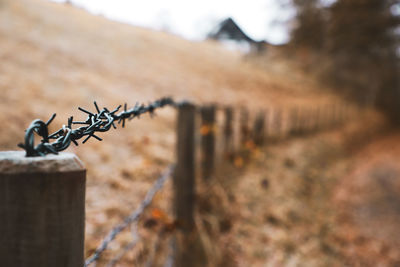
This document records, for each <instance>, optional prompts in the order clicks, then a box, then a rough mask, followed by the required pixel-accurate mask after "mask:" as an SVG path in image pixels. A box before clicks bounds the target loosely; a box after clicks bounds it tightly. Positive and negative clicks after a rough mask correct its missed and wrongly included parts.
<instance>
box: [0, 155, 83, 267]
mask: <svg viewBox="0 0 400 267" xmlns="http://www.w3.org/2000/svg"><path fill="white" fill-rule="evenodd" d="M3 153H4V152H3ZM7 153H10V152H7ZM17 154H18V153H17ZM19 155H20V157H23V158H20V159H19V160H16V161H13V160H12V159H8V158H7V157H0V158H1V159H0V161H1V162H2V163H3V164H0V165H2V166H8V167H7V168H3V169H0V218H1V219H0V231H1V235H0V266H7V267H25V266H26V267H32V266H40V267H54V266H60V267H76V266H83V264H84V228H85V227H84V226H85V181H86V171H85V169H84V168H80V167H77V168H75V170H74V169H73V168H67V169H68V170H61V171H60V169H62V168H54V166H55V165H57V164H55V165H54V164H47V163H44V162H45V161H46V160H47V159H46V158H48V157H43V158H35V160H30V159H29V158H25V157H24V156H23V155H21V154H20V153H19ZM16 157H17V158H18V156H16ZM50 157H53V158H54V160H55V161H57V156H53V155H52V156H50ZM59 157H60V158H63V155H61V156H59ZM24 158H25V159H26V160H25V159H24ZM41 159H42V160H41ZM69 159H70V160H71V161H74V162H72V163H71V166H74V164H75V163H76V162H75V161H76V158H75V157H70V158H69ZM54 160H53V163H54ZM63 160H64V161H65V158H64V159H63ZM67 162H68V160H67ZM13 163H14V166H12V164H13ZM64 163H65V164H68V163H66V162H64ZM29 166H31V168H29ZM38 166H41V167H38ZM18 169H20V170H21V171H18Z"/></svg>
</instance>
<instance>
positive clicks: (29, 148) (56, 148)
mask: <svg viewBox="0 0 400 267" xmlns="http://www.w3.org/2000/svg"><path fill="white" fill-rule="evenodd" d="M177 105H179V104H177V103H176V102H175V101H174V100H173V99H172V98H169V97H165V98H161V99H159V100H156V101H154V102H152V103H150V104H148V105H147V106H146V105H144V104H141V105H139V103H136V105H135V106H134V107H133V108H131V109H127V104H125V105H124V110H123V111H122V112H120V113H118V114H117V112H118V111H119V110H120V108H121V107H122V105H119V106H118V107H117V108H115V109H113V110H112V111H109V110H108V109H107V108H103V109H102V110H100V109H99V106H98V105H97V103H96V102H94V106H95V109H96V112H90V111H88V110H86V109H83V108H81V107H78V109H79V110H80V111H82V112H84V113H86V114H87V115H88V117H87V119H86V120H85V121H74V118H73V117H72V116H71V117H70V118H69V119H68V123H67V125H63V127H62V128H61V129H59V130H58V131H56V132H54V133H52V134H50V135H49V130H48V127H49V125H50V123H51V122H52V121H53V120H54V118H55V117H56V114H55V113H54V114H53V115H52V116H51V117H50V119H49V120H48V121H47V122H44V121H42V120H39V119H37V120H34V121H32V123H31V124H30V125H29V127H28V129H27V130H26V132H25V140H24V141H25V142H24V143H20V144H18V146H19V147H21V148H23V149H24V150H25V151H26V156H27V157H36V156H45V155H46V154H50V153H52V154H57V153H58V152H60V151H63V150H65V149H67V148H68V147H69V145H70V144H71V143H74V144H75V145H78V142H77V140H79V139H81V138H83V137H86V138H85V139H84V140H83V142H82V143H86V142H87V141H88V140H89V139H90V138H91V137H93V138H95V139H97V140H99V141H102V139H101V138H100V137H98V136H97V135H96V133H97V132H106V131H108V130H110V129H111V127H113V128H114V129H116V128H117V127H116V126H115V122H118V124H120V123H122V127H125V120H126V119H128V120H131V119H134V118H139V117H140V115H142V114H144V113H149V114H150V116H152V115H154V111H155V110H156V109H158V108H162V107H165V106H177ZM74 124H76V125H84V126H81V127H79V128H76V129H72V125H74ZM35 133H36V134H38V135H39V136H41V137H42V140H41V142H40V143H39V144H38V145H37V146H35V145H34V134H35ZM50 140H55V141H54V142H52V143H51V142H50Z"/></svg>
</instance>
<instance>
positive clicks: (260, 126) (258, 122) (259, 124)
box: [253, 111, 265, 146]
mask: <svg viewBox="0 0 400 267" xmlns="http://www.w3.org/2000/svg"><path fill="white" fill-rule="evenodd" d="M264 131H265V113H264V112H263V111H260V112H259V113H258V114H257V116H256V118H255V120H254V126H253V135H254V136H253V139H254V143H255V144H256V145H257V146H262V145H263V144H264V137H265V132H264Z"/></svg>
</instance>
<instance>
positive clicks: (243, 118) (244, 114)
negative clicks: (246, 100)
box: [240, 107, 250, 147]
mask: <svg viewBox="0 0 400 267" xmlns="http://www.w3.org/2000/svg"><path fill="white" fill-rule="evenodd" d="M249 134H250V131H249V112H248V111H247V109H246V108H245V107H242V108H241V109H240V145H241V147H243V146H244V145H245V144H246V142H247V141H248V140H249Z"/></svg>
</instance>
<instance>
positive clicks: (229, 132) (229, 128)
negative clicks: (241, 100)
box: [224, 107, 234, 159]
mask: <svg viewBox="0 0 400 267" xmlns="http://www.w3.org/2000/svg"><path fill="white" fill-rule="evenodd" d="M224 111H225V114H224V115H225V122H224V155H225V156H226V157H227V158H228V159H231V158H232V156H233V153H234V151H233V110H232V108H231V107H226V108H225V110H224Z"/></svg>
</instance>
